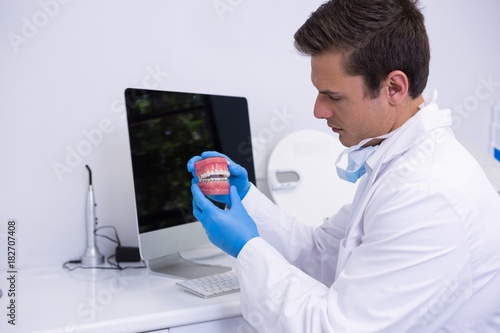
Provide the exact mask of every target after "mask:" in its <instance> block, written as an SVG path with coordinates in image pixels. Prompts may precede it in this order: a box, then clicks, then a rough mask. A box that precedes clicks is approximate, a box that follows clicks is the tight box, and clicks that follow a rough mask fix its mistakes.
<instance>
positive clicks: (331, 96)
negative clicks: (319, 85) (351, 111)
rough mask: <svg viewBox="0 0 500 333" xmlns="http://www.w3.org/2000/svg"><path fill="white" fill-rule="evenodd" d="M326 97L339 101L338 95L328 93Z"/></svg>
mask: <svg viewBox="0 0 500 333" xmlns="http://www.w3.org/2000/svg"><path fill="white" fill-rule="evenodd" d="M328 98H329V99H330V100H331V101H334V102H338V101H340V97H338V96H333V95H328Z"/></svg>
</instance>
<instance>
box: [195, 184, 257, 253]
mask: <svg viewBox="0 0 500 333" xmlns="http://www.w3.org/2000/svg"><path fill="white" fill-rule="evenodd" d="M191 192H192V193H193V215H194V216H195V217H196V218H197V219H198V221H200V222H201V224H202V225H203V228H205V231H206V232H207V235H208V239H210V241H211V242H212V243H213V244H214V245H215V246H217V247H218V248H220V249H221V250H223V251H224V252H226V253H227V254H229V255H231V256H233V257H235V258H236V257H238V254H239V253H240V251H241V249H242V248H243V246H245V244H246V243H247V242H248V241H249V240H250V239H252V238H254V237H259V232H258V231H257V226H256V225H255V222H254V221H253V220H252V218H251V217H250V216H249V215H248V213H247V211H246V209H245V207H243V204H242V203H241V200H240V197H239V195H238V192H237V190H236V187H234V186H231V188H230V190H229V198H230V201H231V202H230V204H231V207H230V208H229V209H225V210H224V209H220V208H219V207H217V206H215V205H214V204H213V203H212V202H211V201H210V200H208V199H207V198H206V197H205V195H204V194H203V193H202V192H201V190H200V188H199V187H198V185H196V184H193V185H191Z"/></svg>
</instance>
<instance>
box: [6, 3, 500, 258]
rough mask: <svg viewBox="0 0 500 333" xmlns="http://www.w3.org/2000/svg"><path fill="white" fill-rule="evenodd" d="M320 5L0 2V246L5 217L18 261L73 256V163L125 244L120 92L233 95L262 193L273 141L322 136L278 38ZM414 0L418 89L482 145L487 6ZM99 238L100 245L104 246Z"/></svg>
mask: <svg viewBox="0 0 500 333" xmlns="http://www.w3.org/2000/svg"><path fill="white" fill-rule="evenodd" d="M320 3H322V0H314V1H305V0H304V1H299V0H292V1H290V0H289V1H285V0H274V1H259V2H257V1H245V0H191V1H181V0H171V1H165V0H150V1H138V0H136V1H133V0H113V1H96V0H87V1H76V0H73V1H68V0H64V1H63V0H38V1H35V0H29V1H28V0H25V1H15V0H1V2H0V36H1V37H2V38H0V50H2V51H1V53H0V73H1V74H0V97H1V98H0V133H1V134H0V135H1V140H0V156H1V160H0V234H2V233H3V235H0V241H2V243H3V242H5V237H6V236H5V231H6V222H7V220H8V219H9V218H16V219H17V220H18V225H19V226H18V234H17V235H18V260H19V265H20V266H32V265H46V264H60V263H62V262H63V261H65V260H68V259H74V258H78V257H80V256H81V254H82V252H83V249H84V241H85V236H84V227H85V224H84V218H85V211H84V209H85V193H86V183H87V173H86V170H85V167H84V166H85V164H88V165H90V166H91V168H92V170H93V174H94V177H93V178H94V179H93V180H94V187H95V191H96V200H97V203H98V206H97V214H98V217H99V222H100V224H101V225H114V226H116V227H117V228H118V231H119V234H120V237H121V239H122V242H123V243H124V244H126V245H136V244H137V239H136V229H135V220H134V211H133V209H132V207H133V200H134V199H133V191H132V179H131V166H130V162H129V152H128V141H127V140H128V138H127V135H126V122H125V118H124V104H123V90H124V89H125V88H127V87H144V88H153V89H160V90H179V91H190V92H204V93H216V94H227V95H239V96H245V97H247V98H248V101H249V107H250V118H251V127H252V131H253V136H254V138H255V141H254V144H255V147H254V148H255V150H254V154H255V159H256V169H257V176H258V178H259V181H258V186H259V187H261V188H262V189H265V186H266V183H265V165H266V162H267V157H268V155H269V153H270V151H271V149H272V147H273V146H274V144H275V143H276V142H277V141H278V140H279V139H281V138H282V137H283V136H285V135H286V134H287V133H289V132H291V131H294V130H297V129H302V128H314V129H319V130H323V131H326V132H328V129H327V128H326V126H325V124H324V122H323V121H319V120H316V119H314V117H313V116H312V106H313V103H314V97H315V91H314V89H313V87H312V85H311V84H310V80H309V59H307V58H305V57H302V56H300V55H297V54H296V53H295V51H294V49H293V45H292V41H293V33H294V32H295V30H296V29H297V28H298V27H299V26H300V25H301V24H302V23H303V21H304V20H305V19H306V18H307V16H308V15H309V13H310V12H311V11H313V10H314V9H315V8H316V7H317V6H318V5H319V4H320ZM424 4H425V6H426V9H425V13H426V16H427V23H428V27H429V34H430V38H431V43H432V51H433V54H432V56H433V58H432V68H431V70H432V75H431V78H430V84H429V86H432V87H435V88H437V89H438V91H439V93H440V96H441V97H440V104H441V106H443V107H453V108H454V109H455V108H458V107H454V105H460V104H462V105H465V106H466V108H464V110H465V111H461V113H460V114H461V115H460V117H461V118H462V120H463V121H461V122H460V124H458V123H457V126H456V130H457V133H458V137H459V138H460V139H461V140H464V141H472V142H474V144H476V145H478V146H480V147H481V149H484V150H486V149H487V144H488V132H487V131H488V124H489V112H490V108H491V105H493V103H495V102H496V101H498V100H500V89H499V87H500V85H499V84H496V85H495V84H494V85H493V86H492V87H489V88H490V89H491V90H492V91H491V92H490V94H489V96H487V97H485V95H486V94H485V92H488V90H484V89H483V88H479V89H480V90H477V89H476V87H477V86H479V85H481V84H482V83H481V82H482V81H481V80H482V79H481V78H483V79H485V80H488V78H489V77H490V76H491V78H492V80H493V81H494V82H500V64H499V62H498V60H497V59H498V57H497V54H499V53H500V52H499V51H500V49H499V47H500V46H499V43H498V39H499V37H498V32H499V31H500V20H498V18H497V17H496V16H497V15H498V14H499V13H500V11H499V9H500V3H498V2H497V1H495V0H481V1H477V2H474V3H471V2H469V1H465V0H460V1H456V0H454V1H452V0H438V1H436V0H434V1H431V0H426V1H425V2H424ZM477 91H479V92H480V93H481V94H480V96H476V94H477ZM278 114H281V115H282V117H283V115H286V116H285V119H286V120H285V121H284V122H283V130H278V131H276V130H275V131H274V132H273V131H270V128H271V123H272V122H273V121H274V120H273V119H275V118H276V117H277V115H278ZM100 127H101V128H100ZM99 128H100V129H99ZM98 129H99V132H97V131H98ZM89 137H90V138H91V139H89ZM92 141H93V143H92ZM71 151H76V153H73V154H72V153H70V152H71ZM78 151H79V152H80V153H78ZM76 154H78V156H76ZM332 158H334V157H332ZM54 165H58V166H59V167H60V166H62V165H65V169H64V170H61V169H60V170H59V171H55V169H54ZM99 242H100V243H99V244H100V247H101V250H103V252H105V254H107V255H109V254H111V253H112V247H113V246H112V244H110V243H109V242H107V241H105V240H100V241H99ZM0 248H4V246H1V247H0ZM5 252H6V251H5V250H0V268H5V266H6V259H5V257H6V254H5Z"/></svg>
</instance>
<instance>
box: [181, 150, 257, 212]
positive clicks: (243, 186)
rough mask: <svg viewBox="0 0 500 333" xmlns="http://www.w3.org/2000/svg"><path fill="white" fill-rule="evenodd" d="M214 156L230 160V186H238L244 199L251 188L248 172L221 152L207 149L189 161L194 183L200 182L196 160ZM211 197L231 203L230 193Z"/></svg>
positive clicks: (239, 192) (237, 188)
mask: <svg viewBox="0 0 500 333" xmlns="http://www.w3.org/2000/svg"><path fill="white" fill-rule="evenodd" d="M214 156H220V157H224V158H225V159H226V160H227V161H228V169H229V173H230V175H229V186H234V187H236V190H237V191H238V195H239V197H240V199H241V200H243V198H244V197H245V195H247V193H248V191H249V190H250V182H249V181H248V172H247V170H246V169H245V168H243V167H242V166H241V165H239V164H237V163H235V162H233V161H232V160H231V159H230V158H229V157H227V156H226V155H224V154H221V153H219V152H216V151H206V152H203V153H201V156H194V157H192V158H191V159H190V160H189V161H188V163H187V169H188V171H189V172H191V173H192V174H193V180H192V183H193V184H196V183H198V178H197V177H196V173H195V172H194V162H196V161H199V160H201V159H204V158H207V157H214ZM209 198H210V199H212V200H214V201H218V202H223V203H225V204H226V205H228V204H229V195H210V196H209Z"/></svg>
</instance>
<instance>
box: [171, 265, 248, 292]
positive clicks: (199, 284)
mask: <svg viewBox="0 0 500 333" xmlns="http://www.w3.org/2000/svg"><path fill="white" fill-rule="evenodd" d="M176 284H177V285H179V286H180V287H182V288H184V289H185V290H186V291H188V292H190V293H192V294H195V295H196V296H199V297H203V298H210V297H215V296H221V295H226V294H230V293H234V292H238V291H240V284H239V282H238V275H237V274H236V271H235V270H231V271H229V272H226V273H221V274H215V275H209V276H204V277H201V278H196V279H188V280H182V281H178V282H176Z"/></svg>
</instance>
